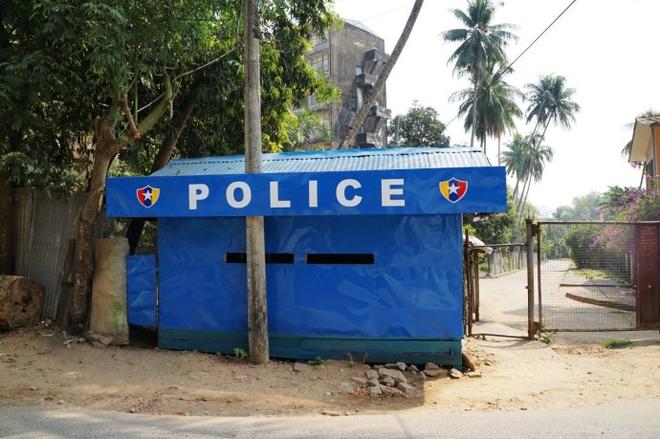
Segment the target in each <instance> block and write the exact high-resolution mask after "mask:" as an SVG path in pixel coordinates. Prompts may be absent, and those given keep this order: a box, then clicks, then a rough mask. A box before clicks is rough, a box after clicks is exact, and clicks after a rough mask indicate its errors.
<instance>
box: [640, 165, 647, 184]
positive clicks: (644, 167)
mask: <svg viewBox="0 0 660 439" xmlns="http://www.w3.org/2000/svg"><path fill="white" fill-rule="evenodd" d="M645 175H646V162H642V176H641V177H640V180H639V188H640V189H641V188H642V186H643V185H644V176H645Z"/></svg>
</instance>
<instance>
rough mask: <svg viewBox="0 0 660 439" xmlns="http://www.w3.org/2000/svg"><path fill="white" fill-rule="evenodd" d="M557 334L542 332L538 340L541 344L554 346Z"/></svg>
mask: <svg viewBox="0 0 660 439" xmlns="http://www.w3.org/2000/svg"><path fill="white" fill-rule="evenodd" d="M556 335H557V333H556V332H553V331H545V330H542V331H541V332H539V335H538V339H539V341H540V342H541V343H545V344H552V342H554V341H555V336H556Z"/></svg>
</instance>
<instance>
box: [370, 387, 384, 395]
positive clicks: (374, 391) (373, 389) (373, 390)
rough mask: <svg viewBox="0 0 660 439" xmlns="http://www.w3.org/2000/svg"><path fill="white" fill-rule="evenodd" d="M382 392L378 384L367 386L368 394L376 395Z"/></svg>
mask: <svg viewBox="0 0 660 439" xmlns="http://www.w3.org/2000/svg"><path fill="white" fill-rule="evenodd" d="M388 389H389V387H388ZM382 394H383V389H382V388H381V387H380V386H374V387H369V396H371V397H376V396H380V395H382Z"/></svg>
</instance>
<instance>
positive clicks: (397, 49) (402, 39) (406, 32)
mask: <svg viewBox="0 0 660 439" xmlns="http://www.w3.org/2000/svg"><path fill="white" fill-rule="evenodd" d="M422 4H424V0H415V4H414V5H413V7H412V10H411V11H410V15H409V16H408V21H407V22H406V25H405V26H404V28H403V32H401V36H399V40H398V41H397V42H396V46H394V50H393V51H392V54H391V55H390V59H388V60H387V62H386V63H385V66H383V71H382V72H380V75H378V79H377V80H376V84H374V86H373V88H372V89H371V91H370V92H369V96H368V97H367V100H366V101H365V102H364V103H363V104H362V107H361V108H360V109H359V110H358V112H357V113H356V114H355V116H354V117H353V120H351V123H350V124H349V125H348V130H347V131H346V134H345V135H344V138H343V139H342V141H341V143H340V144H339V148H340V149H341V148H346V147H348V146H349V145H350V144H352V143H353V140H354V139H355V134H356V133H357V130H358V129H359V128H360V127H361V126H362V125H363V124H364V121H365V119H366V118H367V114H368V113H369V110H370V109H371V107H373V105H374V103H375V102H376V100H377V99H378V95H379V94H380V92H381V91H382V90H383V87H384V86H385V81H387V77H388V76H390V72H391V71H392V69H393V68H394V65H395V64H396V62H397V60H398V59H399V55H401V52H402V51H403V48H404V47H405V45H406V42H407V41H408V37H410V32H411V31H412V29H413V26H414V24H415V21H416V20H417V16H418V15H419V11H420V9H421V8H422Z"/></svg>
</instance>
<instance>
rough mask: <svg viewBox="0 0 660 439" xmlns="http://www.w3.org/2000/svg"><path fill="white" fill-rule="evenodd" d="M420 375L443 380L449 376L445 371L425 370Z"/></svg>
mask: <svg viewBox="0 0 660 439" xmlns="http://www.w3.org/2000/svg"><path fill="white" fill-rule="evenodd" d="M422 373H423V374H424V375H426V376H427V377H429V378H445V377H447V376H448V375H449V371H448V370H447V369H425V370H424V372H422Z"/></svg>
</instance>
